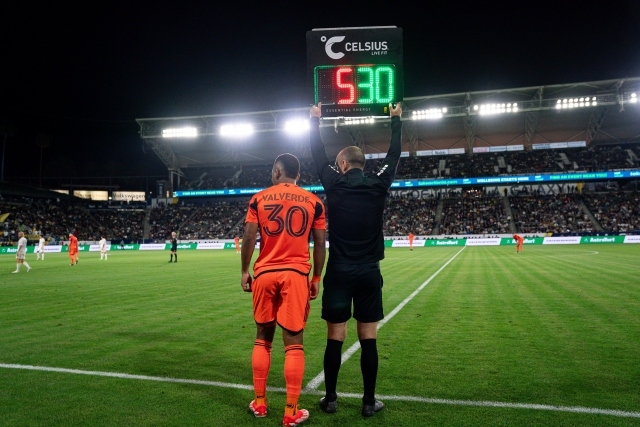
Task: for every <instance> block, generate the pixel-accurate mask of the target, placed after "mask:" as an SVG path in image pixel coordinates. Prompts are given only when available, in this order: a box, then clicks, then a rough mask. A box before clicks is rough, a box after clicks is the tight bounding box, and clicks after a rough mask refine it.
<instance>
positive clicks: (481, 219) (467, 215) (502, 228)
mask: <svg viewBox="0 0 640 427" xmlns="http://www.w3.org/2000/svg"><path fill="white" fill-rule="evenodd" d="M441 223H442V224H441V227H440V233H441V234H446V235H454V234H505V233H509V219H508V218H507V215H506V213H505V207H504V201H503V198H502V196H498V195H483V194H480V193H478V194H477V195H474V194H473V193H471V192H467V193H463V194H460V195H457V194H456V195H453V194H452V197H451V198H447V199H445V200H444V209H443V211H442V221H441Z"/></svg>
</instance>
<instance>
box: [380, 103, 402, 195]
mask: <svg viewBox="0 0 640 427" xmlns="http://www.w3.org/2000/svg"><path fill="white" fill-rule="evenodd" d="M389 114H390V116H391V142H390V143H389V151H387V157H385V158H384V161H383V162H382V166H381V167H380V169H379V170H378V172H377V173H376V175H378V177H379V178H380V179H381V180H382V181H383V182H384V183H385V185H387V187H391V184H392V183H393V180H394V178H395V177H396V169H398V163H399V162H400V154H401V153H402V122H401V121H400V117H401V116H402V107H400V103H398V104H396V107H395V108H393V106H392V105H389Z"/></svg>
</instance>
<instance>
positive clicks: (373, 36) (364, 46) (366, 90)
mask: <svg viewBox="0 0 640 427" xmlns="http://www.w3.org/2000/svg"><path fill="white" fill-rule="evenodd" d="M307 74H308V77H309V81H310V84H311V85H312V86H313V91H314V104H315V105H317V104H318V103H319V102H321V103H322V117H324V118H339V117H388V116H389V103H396V102H399V101H402V98H403V96H404V86H403V69H402V28H397V27H362V28H322V29H314V30H311V31H308V32H307Z"/></svg>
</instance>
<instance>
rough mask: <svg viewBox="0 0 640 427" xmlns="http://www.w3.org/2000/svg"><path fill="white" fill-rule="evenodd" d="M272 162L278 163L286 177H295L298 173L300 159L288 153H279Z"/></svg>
mask: <svg viewBox="0 0 640 427" xmlns="http://www.w3.org/2000/svg"><path fill="white" fill-rule="evenodd" d="M274 164H279V165H280V167H281V169H282V171H284V174H285V176H286V177H287V178H291V179H296V178H297V177H298V174H300V161H299V160H298V158H297V157H296V156H294V155H293V154H289V153H284V154H280V155H279V156H278V157H277V158H276V161H275V162H274Z"/></svg>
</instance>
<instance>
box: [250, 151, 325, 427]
mask: <svg viewBox="0 0 640 427" xmlns="http://www.w3.org/2000/svg"><path fill="white" fill-rule="evenodd" d="M299 178H300V162H299V161H298V159H297V158H296V156H294V155H292V154H282V155H280V156H278V158H277V159H276V161H275V163H274V165H273V169H272V177H271V179H272V181H273V186H272V187H270V188H267V189H266V190H263V191H261V192H259V193H257V194H256V195H255V196H253V197H252V199H251V201H250V202H249V210H248V212H247V219H246V222H245V229H244V235H243V238H242V241H243V243H244V244H243V245H242V255H241V260H242V279H241V282H240V285H241V286H242V289H243V290H244V291H245V292H252V291H253V313H254V320H255V322H256V326H257V332H256V340H255V343H254V346H253V354H252V357H251V366H252V369H253V387H254V391H255V399H254V400H253V401H252V402H251V403H250V404H249V408H250V409H251V410H252V411H253V413H254V415H255V416H256V417H264V416H266V414H267V398H266V389H267V377H268V375H269V367H270V365H271V344H272V342H273V336H274V334H275V330H276V323H277V324H278V325H280V327H281V328H282V340H283V341H284V346H285V347H284V350H285V359H284V377H285V380H286V383H287V404H286V406H285V413H284V419H283V425H285V426H295V425H298V424H300V423H301V422H303V421H305V420H307V419H308V418H309V411H307V410H306V409H300V408H298V398H299V397H300V389H301V388H302V377H303V376H304V351H303V339H302V336H303V331H304V327H305V324H306V322H307V317H308V315H309V300H312V299H315V298H316V297H317V296H318V287H319V284H320V275H321V274H322V267H323V266H324V260H325V254H326V249H325V246H324V241H325V234H326V222H325V216H324V205H323V204H322V202H321V201H320V199H319V198H318V197H316V196H315V195H314V194H312V193H309V192H308V191H305V190H303V189H301V188H300V187H298V186H296V181H297V180H298V179H299ZM258 228H260V234H261V236H262V240H261V242H260V256H259V257H258V259H257V260H256V262H255V264H254V266H253V272H254V277H255V280H253V283H252V279H251V275H250V273H249V266H250V264H251V256H252V255H253V251H254V249H255V245H256V234H257V231H258ZM309 234H313V240H314V241H315V242H316V245H315V248H314V251H313V277H312V279H311V281H310V282H309V277H308V276H309V272H310V270H311V264H310V263H309ZM320 243H322V244H320Z"/></svg>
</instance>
